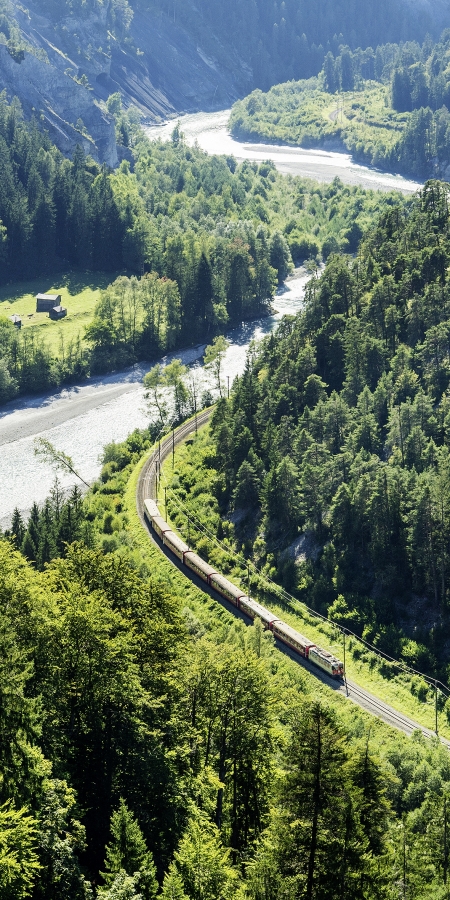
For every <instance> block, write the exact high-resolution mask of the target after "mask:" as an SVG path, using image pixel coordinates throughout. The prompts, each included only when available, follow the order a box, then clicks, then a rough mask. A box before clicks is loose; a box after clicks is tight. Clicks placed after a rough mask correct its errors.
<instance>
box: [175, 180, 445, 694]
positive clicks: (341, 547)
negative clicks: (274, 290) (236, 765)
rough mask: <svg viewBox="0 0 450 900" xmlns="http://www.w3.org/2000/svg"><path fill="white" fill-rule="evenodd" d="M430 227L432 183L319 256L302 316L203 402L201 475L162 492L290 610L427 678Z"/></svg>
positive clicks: (436, 627)
mask: <svg viewBox="0 0 450 900" xmlns="http://www.w3.org/2000/svg"><path fill="white" fill-rule="evenodd" d="M315 202H316V203H317V201H315ZM448 228H449V215H448V187H447V186H445V187H444V186H442V185H440V184H439V183H437V182H428V183H427V185H426V186H425V189H424V191H423V193H422V194H421V196H420V197H418V198H417V199H415V201H414V202H413V204H412V206H411V208H410V209H409V210H408V209H404V210H403V211H401V210H400V209H395V208H394V209H392V210H389V211H388V212H387V213H384V214H382V216H381V218H380V221H379V222H378V224H377V226H376V227H373V228H370V229H368V230H367V232H366V234H365V236H364V239H363V241H362V243H361V244H360V247H359V252H358V256H357V258H356V259H355V260H354V261H352V260H349V258H343V257H341V256H338V255H334V254H333V255H331V256H330V258H329V260H328V263H327V266H326V268H325V271H324V273H323V274H322V275H321V277H320V278H317V277H315V278H313V279H312V280H311V282H310V284H309V287H308V289H307V294H306V303H305V310H304V312H302V313H299V314H298V316H297V317H296V318H287V319H286V320H285V322H284V324H283V325H281V326H280V328H279V329H278V331H277V332H276V334H275V335H271V336H270V338H267V339H266V341H265V342H264V344H263V345H262V346H261V347H260V348H259V350H257V351H255V350H254V351H252V352H251V353H250V355H249V359H248V363H247V367H246V370H245V373H244V374H243V376H242V377H241V378H240V379H238V380H237V381H236V382H235V385H234V388H233V391H232V393H231V397H230V399H229V400H228V401H227V400H225V399H223V400H221V401H220V404H219V407H217V412H216V413H215V415H214V417H213V419H212V423H211V428H212V435H213V444H214V446H213V447H212V448H211V447H209V448H207V452H206V454H205V458H206V463H205V470H204V471H201V469H200V467H199V465H198V463H197V465H196V478H195V479H193V478H192V473H191V475H189V473H186V477H184V474H183V473H181V472H179V473H177V474H178V476H179V477H175V478H174V483H173V487H174V490H175V492H176V495H177V496H178V497H179V500H180V502H181V503H182V504H184V505H186V504H187V506H188V508H191V509H192V510H193V513H194V515H196V516H199V515H200V517H201V518H202V522H203V524H204V525H205V527H207V528H208V529H209V531H212V530H213V531H215V533H216V535H217V538H218V539H219V540H221V539H222V538H224V537H225V538H226V539H228V546H229V553H228V556H226V559H228V558H229V557H230V558H231V559H234V557H235V555H237V554H239V553H240V552H244V551H245V553H246V555H247V557H248V558H249V559H250V560H251V562H252V564H254V566H255V567H256V569H257V570H258V572H261V573H262V576H263V577H271V578H275V579H276V580H277V581H278V582H279V583H281V584H282V585H284V587H285V588H287V589H288V590H290V591H291V592H292V591H293V592H296V593H297V596H298V597H300V598H301V599H303V600H304V601H305V602H306V603H307V604H308V606H310V607H313V608H314V609H316V610H318V611H319V612H320V613H321V614H323V615H325V616H326V615H328V617H329V618H330V619H332V620H333V621H336V622H340V623H341V624H344V625H346V626H347V627H348V628H350V630H352V631H356V632H358V633H359V634H362V635H363V636H364V637H365V638H366V639H367V640H369V641H371V642H372V643H374V644H376V645H377V646H379V647H380V648H381V649H382V650H383V651H384V652H386V653H388V654H390V655H392V656H395V657H396V658H398V657H399V655H400V654H401V655H402V656H403V659H404V660H405V661H406V662H408V663H410V664H412V665H414V666H415V667H417V668H421V669H422V671H427V672H428V673H429V674H430V675H432V676H433V677H435V676H436V674H437V673H440V675H441V677H443V678H444V679H445V677H446V672H447V667H448V662H449V657H450V645H449V641H448V621H449V618H448V610H449V573H450V557H449V553H448V535H449V524H450V519H449V496H450V481H449V473H450V457H449V438H448V424H449V413H448V402H449V401H448V390H449V384H450V368H449V321H450V319H449V307H448V271H449V268H448V267H449V261H450V249H449V230H448ZM199 472H200V474H199ZM200 485H201V491H202V494H203V496H202V497H201V498H200V496H199V495H200V491H199V486H200ZM181 518H183V517H181ZM200 544H202V541H200ZM215 564H217V562H215Z"/></svg>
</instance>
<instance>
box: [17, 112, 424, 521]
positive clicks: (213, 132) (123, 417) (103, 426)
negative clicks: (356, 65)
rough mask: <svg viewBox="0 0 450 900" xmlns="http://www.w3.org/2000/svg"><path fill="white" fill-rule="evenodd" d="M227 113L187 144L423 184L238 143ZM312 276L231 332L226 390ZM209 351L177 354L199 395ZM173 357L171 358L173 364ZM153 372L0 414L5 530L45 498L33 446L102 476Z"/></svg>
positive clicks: (283, 165) (376, 182) (159, 135)
mask: <svg viewBox="0 0 450 900" xmlns="http://www.w3.org/2000/svg"><path fill="white" fill-rule="evenodd" d="M228 115H229V111H228V110H227V111H225V112H220V113H207V114H206V113H198V114H196V115H189V116H184V117H182V119H181V120H180V121H181V128H182V131H183V133H184V134H185V136H186V140H187V141H188V142H190V143H192V144H193V143H195V142H196V141H197V142H198V144H199V146H201V147H202V148H203V149H204V150H205V151H207V152H208V153H223V154H226V155H230V154H233V155H234V156H235V157H236V158H238V159H250V160H253V161H261V160H263V159H273V160H274V162H275V164H276V166H277V168H278V169H279V170H280V171H281V172H285V173H286V172H290V173H291V174H296V175H303V176H307V177H311V178H315V179H316V180H319V181H326V182H328V181H332V180H333V178H335V177H336V176H339V178H341V179H342V181H344V182H346V183H348V184H359V185H361V186H362V187H372V188H376V189H378V190H389V189H391V188H393V187H395V188H397V189H398V190H401V191H402V192H404V193H411V192H412V191H414V190H416V189H417V188H418V186H419V185H417V184H416V183H414V182H410V181H407V180H405V179H402V178H400V177H397V176H393V175H386V174H385V173H379V172H376V171H375V170H371V169H366V168H365V167H364V166H355V165H354V164H353V163H352V161H351V159H350V157H348V156H346V155H344V154H340V153H322V152H318V151H305V150H299V149H296V148H294V149H291V148H286V147H282V146H279V147H278V146H275V145H263V144H261V145H259V144H256V145H252V144H245V143H243V144H241V143H238V142H237V141H234V140H233V139H232V138H231V137H230V136H229V134H228V132H227V128H226V123H227V120H228ZM172 130H173V122H172V123H170V124H168V125H165V126H162V127H158V128H149V129H147V133H148V134H149V136H150V137H151V138H152V139H162V140H168V139H169V138H170V134H171V132H172ZM307 280H308V276H307V274H306V272H305V271H304V270H303V269H298V270H297V271H296V272H295V273H294V275H293V276H291V277H290V278H289V279H288V280H287V282H286V283H285V285H283V286H282V287H281V288H280V290H279V291H278V293H277V296H276V298H275V301H274V311H273V314H272V315H270V316H268V317H267V318H264V319H260V320H257V321H253V322H247V323H243V324H242V325H241V326H240V327H239V328H235V329H233V330H230V332H229V333H228V334H227V339H228V341H229V348H228V351H227V354H226V358H225V361H224V366H223V376H224V380H225V384H226V383H227V382H226V379H227V377H228V378H229V379H230V383H231V382H232V380H233V378H234V377H235V376H236V375H237V374H239V373H241V372H242V371H243V368H244V365H245V359H246V355H247V351H248V348H249V344H250V342H251V341H258V340H261V338H262V337H263V336H264V335H266V334H268V333H270V332H271V331H272V330H273V329H274V328H276V327H277V325H278V323H279V321H280V319H281V318H282V316H283V315H285V314H288V313H292V314H294V313H296V312H298V310H299V309H300V308H301V306H302V302H303V295H304V289H305V285H306V283H307ZM203 351H204V346H198V347H195V348H194V349H191V350H186V351H184V352H183V351H178V352H177V353H176V354H174V356H176V357H178V358H181V359H182V361H183V362H184V363H185V364H186V365H190V366H197V367H198V368H199V373H198V380H199V391H200V392H201V391H202V390H205V389H206V388H210V387H211V385H210V383H208V379H207V378H206V377H205V373H203V372H202V370H201V367H200V362H201V359H202V356H203ZM171 358H173V356H168V357H167V358H166V359H165V361H166V362H168V361H170V359H171ZM146 371H148V367H145V366H135V367H133V368H132V369H128V370H127V371H126V372H119V373H116V374H115V375H110V376H105V377H103V378H92V379H90V380H89V381H88V382H87V383H84V384H81V385H79V386H75V387H71V388H67V389H64V390H61V391H58V392H55V393H53V394H48V395H46V396H41V397H33V398H29V397H28V398H23V399H22V400H20V401H16V402H13V403H10V404H8V405H7V406H5V407H3V408H2V409H1V410H0V447H1V449H0V501H1V502H0V526H2V527H6V526H7V525H8V524H9V522H10V520H11V515H12V512H13V510H14V508H15V507H16V506H17V507H18V508H19V509H20V510H21V511H22V512H23V513H24V514H26V513H27V512H28V510H29V509H30V507H31V504H32V503H33V501H34V500H36V501H37V502H38V503H42V502H43V501H44V500H45V498H46V497H47V496H48V493H49V490H50V488H51V486H52V483H53V480H54V476H55V473H54V472H53V471H52V470H51V468H50V467H49V466H48V465H47V464H45V463H43V462H42V460H41V459H39V458H37V457H36V456H35V454H34V442H35V439H36V438H38V437H46V438H48V440H50V441H51V442H52V444H53V445H54V446H55V447H57V449H58V450H62V451H64V452H65V453H67V454H68V455H69V456H71V457H72V459H73V462H74V465H75V468H76V469H77V470H78V471H79V473H80V474H81V476H82V477H83V478H84V479H85V480H86V481H88V482H91V481H93V480H94V479H95V478H96V477H97V476H98V474H99V471H100V456H101V452H102V448H103V447H104V446H105V444H107V443H109V442H111V441H121V440H124V438H125V437H126V436H127V435H128V434H130V432H131V431H133V429H134V428H143V427H145V426H146V425H147V424H148V422H149V420H150V418H151V416H152V413H151V411H149V409H148V407H147V404H146V401H145V397H144V390H143V386H142V378H143V375H144V374H145V372H146ZM58 477H59V478H60V481H61V482H62V484H63V486H64V487H66V488H69V487H70V486H71V485H72V484H73V483H74V478H73V476H71V475H66V474H63V473H58Z"/></svg>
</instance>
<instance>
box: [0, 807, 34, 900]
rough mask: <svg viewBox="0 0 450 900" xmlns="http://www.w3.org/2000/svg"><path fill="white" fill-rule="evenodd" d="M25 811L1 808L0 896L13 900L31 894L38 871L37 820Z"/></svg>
mask: <svg viewBox="0 0 450 900" xmlns="http://www.w3.org/2000/svg"><path fill="white" fill-rule="evenodd" d="M27 812H28V811H27V809H26V808H23V809H18V810H16V809H14V807H13V806H12V805H11V803H4V804H3V805H2V806H0V896H1V897H2V900H3V898H4V900H15V898H18V900H19V898H20V900H21V898H24V897H29V896H30V895H31V891H32V887H33V884H34V881H35V879H36V876H37V875H38V872H39V861H38V857H37V854H36V843H35V841H36V821H35V820H34V819H33V817H32V816H30V815H27Z"/></svg>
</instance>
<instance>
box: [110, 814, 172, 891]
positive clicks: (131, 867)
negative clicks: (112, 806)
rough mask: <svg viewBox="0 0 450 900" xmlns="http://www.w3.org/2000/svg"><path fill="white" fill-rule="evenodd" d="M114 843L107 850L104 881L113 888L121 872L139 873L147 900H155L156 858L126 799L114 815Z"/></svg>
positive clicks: (140, 884) (140, 888)
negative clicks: (149, 848) (154, 858)
mask: <svg viewBox="0 0 450 900" xmlns="http://www.w3.org/2000/svg"><path fill="white" fill-rule="evenodd" d="M111 835H112V841H111V843H110V844H109V845H108V847H107V848H106V857H105V870H106V871H105V873H103V878H104V880H105V882H106V885H107V886H108V887H111V886H112V885H113V883H114V881H115V879H116V876H117V875H118V874H119V873H120V872H126V874H127V875H129V876H133V875H136V873H138V874H139V890H140V891H141V893H142V897H143V900H153V898H154V897H156V894H157V891H158V882H157V880H156V869H155V864H154V862H153V856H152V854H151V852H150V851H149V850H148V849H147V844H146V843H145V839H144V836H143V834H142V831H141V829H140V827H139V823H138V822H137V820H136V819H135V818H134V816H133V815H132V813H131V812H130V810H129V809H128V807H127V805H126V803H125V801H124V800H123V798H121V800H120V804H119V808H118V809H117V810H116V812H114V813H113V814H112V816H111Z"/></svg>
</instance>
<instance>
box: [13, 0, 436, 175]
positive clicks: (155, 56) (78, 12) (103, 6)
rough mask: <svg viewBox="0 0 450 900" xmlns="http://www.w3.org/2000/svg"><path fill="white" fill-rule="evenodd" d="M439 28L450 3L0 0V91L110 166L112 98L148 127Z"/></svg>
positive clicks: (66, 142) (62, 142)
mask: <svg viewBox="0 0 450 900" xmlns="http://www.w3.org/2000/svg"><path fill="white" fill-rule="evenodd" d="M412 8H413V9H412ZM446 22H449V23H450V0H440V2H439V3H437V4H431V3H430V2H428V0H414V2H411V0H394V2H389V0H378V2H375V0H365V2H360V0H358V2H356V0H338V2H335V3H332V4H331V3H330V2H329V0H319V2H318V3H316V4H314V6H313V7H312V6H311V4H310V3H307V2H306V0H283V2H281V3H278V2H277V3H275V4H273V3H272V0H270V2H269V0H227V2H225V0H215V2H211V0H196V3H195V4H194V2H193V0H184V2H183V3H181V2H180V0H170V2H169V3H168V2H167V0H164V2H163V0H103V2H101V0H85V2H81V0H70V2H69V0H60V2H58V3H56V2H55V0H30V3H29V6H28V9H24V8H23V7H22V6H21V5H20V4H19V2H18V0H0V84H1V86H2V87H3V88H5V89H6V92H7V95H8V98H11V97H13V96H14V95H17V96H18V97H19V99H20V101H21V103H22V105H23V108H24V111H25V114H26V116H27V117H31V115H32V114H33V113H35V114H36V115H37V117H41V118H42V124H43V125H44V126H45V127H46V128H47V129H48V130H49V132H50V135H51V137H52V139H53V140H54V141H55V142H56V143H57V144H58V146H59V147H60V148H61V149H62V150H63V151H64V152H65V153H68V154H70V153H71V152H72V150H73V148H74V147H75V146H76V144H77V143H81V144H82V145H83V147H84V149H85V151H86V152H89V153H90V154H91V155H92V156H93V157H94V158H95V159H97V160H98V161H104V162H107V163H108V164H109V165H111V166H114V165H116V163H117V161H118V155H117V147H116V144H115V134H114V124H113V122H112V121H111V119H110V117H109V116H108V115H107V114H106V113H105V109H104V106H102V101H105V100H106V99H107V98H108V96H109V95H110V94H112V93H115V92H116V91H119V92H120V93H121V94H122V96H123V99H124V102H125V105H130V104H134V105H136V106H137V107H138V108H139V109H140V110H141V112H142V113H143V114H144V115H145V116H147V117H148V118H149V119H150V120H151V121H158V120H159V119H162V118H166V117H167V116H169V115H173V114H175V113H177V112H185V111H195V110H199V109H203V110H209V109H219V108H224V107H227V106H229V105H231V104H232V103H233V102H234V101H235V100H236V99H238V98H239V97H242V96H245V95H246V94H248V93H249V92H250V91H251V90H252V89H253V88H254V87H269V86H270V85H271V84H274V83H277V82H280V81H285V80H287V79H290V78H302V77H308V76H310V75H313V74H317V72H318V71H319V70H320V68H321V66H322V63H323V59H324V55H325V53H326V52H327V51H328V50H329V49H331V50H332V51H333V52H335V53H336V52H337V51H338V48H339V46H340V45H341V44H349V45H350V46H351V47H357V46H367V45H368V44H371V45H373V46H374V47H375V46H376V45H377V44H380V43H384V42H385V41H391V40H411V39H421V40H423V39H424V37H425V34H426V32H427V31H429V32H430V33H434V34H436V33H437V32H438V31H439V30H440V28H441V27H442V26H443V25H444V24H445V23H446Z"/></svg>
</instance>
